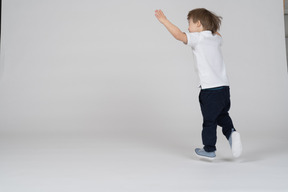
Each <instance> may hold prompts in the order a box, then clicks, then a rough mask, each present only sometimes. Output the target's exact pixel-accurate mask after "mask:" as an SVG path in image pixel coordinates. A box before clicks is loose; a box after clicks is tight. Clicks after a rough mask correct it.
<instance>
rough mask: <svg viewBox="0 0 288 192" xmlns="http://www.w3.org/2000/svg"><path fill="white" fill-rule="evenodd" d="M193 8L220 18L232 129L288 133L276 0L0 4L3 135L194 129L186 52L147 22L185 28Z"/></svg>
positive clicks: (195, 111) (29, 0) (197, 115)
mask: <svg viewBox="0 0 288 192" xmlns="http://www.w3.org/2000/svg"><path fill="white" fill-rule="evenodd" d="M198 7H205V8H207V9H209V10H211V11H213V12H215V13H216V14H218V15H220V16H222V17H223V24H222V27H221V30H220V33H221V34H222V36H223V39H224V44H223V49H222V50H223V56H224V60H225V63H226V65H227V71H228V77H229V80H230V88H231V101H232V106H231V111H230V114H231V117H232V119H233V121H234V125H235V128H236V129H238V130H239V131H240V130H242V132H245V131H246V133H247V134H248V133H249V134H250V133H253V132H257V131H260V130H261V131H266V132H271V133H277V132H278V131H285V133H287V132H288V131H287V129H286V128H287V124H288V120H287V114H288V108H287V107H288V105H287V103H288V100H287V98H288V86H287V85H288V82H287V67H286V66H287V65H286V56H285V37H284V16H283V2H282V0H277V1H274V0H273V1H271V0H253V1H250V0H244V1H230V0H218V1H213V0H205V1H203V0H189V1H188V0H182V1H180V2H179V1H177V2H176V1H163V0H161V1H157V2H156V1H152V0H151V1H132V0H131V1H129V0H124V1H116V0H110V1H94V0H82V1H81V2H80V1H75V0H60V1H59V0H57V1H56V0H49V1H48V0H37V1H36V0H26V1H21V0H9V1H8V0H4V1H3V14H2V19H3V20H2V30H3V32H2V35H3V36H2V44H1V46H2V47H1V67H0V69H1V73H0V74H1V76H0V77H1V79H0V131H1V132H3V133H4V132H47V131H52V132H62V131H64V132H65V131H71V132H72V131H76V132H82V131H84V132H86V131H88V132H93V131H112V132H114V131H120V132H122V131H129V132H133V131H136V132H138V131H140V132H141V131H159V132H168V131H172V132H178V131H185V130H191V129H193V130H197V131H198V132H200V131H201V124H202V116H201V112H200V106H199V102H198V94H199V88H197V83H198V82H196V78H195V75H196V74H195V72H194V66H193V56H192V51H191V48H190V47H188V46H186V45H184V44H183V43H181V42H180V41H176V40H175V39H174V38H173V37H172V36H171V35H170V34H169V32H168V31H167V30H166V29H165V27H164V26H162V25H161V24H160V23H159V22H158V20H157V19H156V17H155V16H154V11H155V9H162V10H163V11H164V13H165V14H166V15H167V17H168V19H170V21H171V22H172V23H174V24H175V25H177V26H178V27H179V28H180V29H181V30H183V31H188V22H187V20H186V17H187V14H188V12H189V11H190V10H191V9H194V8H198ZM278 133H279V132H278ZM282 136H283V135H282Z"/></svg>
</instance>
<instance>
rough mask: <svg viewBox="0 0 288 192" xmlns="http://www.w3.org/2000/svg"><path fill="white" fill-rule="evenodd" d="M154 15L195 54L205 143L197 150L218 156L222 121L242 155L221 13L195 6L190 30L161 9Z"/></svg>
mask: <svg viewBox="0 0 288 192" xmlns="http://www.w3.org/2000/svg"><path fill="white" fill-rule="evenodd" d="M155 16H156V17H157V19H158V20H159V21H160V23H162V24H163V25H164V26H165V27H166V28H167V30H168V31H169V32H170V33H171V34H172V35H173V36H174V37H175V38H176V39H177V40H179V41H182V42H183V43H184V44H186V45H188V46H190V47H191V48H192V52H193V54H194V56H195V57H194V58H195V64H196V69H197V70H196V72H197V73H198V77H199V82H200V83H199V88H201V90H200V93H199V102H200V107H201V112H202V116H203V124H202V127H203V129H202V142H203V145H204V147H203V148H196V149H195V154H196V155H197V156H198V157H202V158H207V159H214V158H215V157H216V154H215V151H216V140H217V134H216V128H217V125H219V126H221V127H222V132H223V134H224V135H225V137H226V138H227V140H228V141H229V144H230V147H231V149H232V154H233V156H234V157H239V156H240V155H241V153H242V144H241V139H240V134H239V133H238V132H237V131H236V129H235V128H234V126H233V123H232V119H231V118H230V116H229V113H228V111H229V109H230V87H229V81H228V77H227V75H226V69H225V64H224V61H223V57H222V53H221V45H222V36H221V35H220V34H219V33H218V32H217V31H218V29H219V28H220V25H221V19H222V17H220V16H217V15H215V14H214V13H212V12H210V11H208V10H207V9H204V8H199V9H193V10H191V11H190V12H189V13H188V15H187V20H188V22H189V28H188V31H189V33H187V32H182V31H180V29H179V28H178V27H176V26H175V25H173V24H172V23H171V22H170V21H169V20H168V19H167V18H166V16H165V15H164V13H163V12H162V11H161V10H156V11H155Z"/></svg>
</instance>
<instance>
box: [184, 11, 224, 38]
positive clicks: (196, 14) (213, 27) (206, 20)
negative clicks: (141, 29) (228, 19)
mask: <svg viewBox="0 0 288 192" xmlns="http://www.w3.org/2000/svg"><path fill="white" fill-rule="evenodd" d="M191 18H192V19H193V23H196V22H197V21H198V20H200V22H201V24H202V26H203V28H204V29H205V30H209V31H211V32H212V33H213V34H214V33H215V32H217V31H218V30H219V29H220V25H221V19H222V17H221V16H217V15H216V14H214V13H213V12H211V11H208V10H207V9H205V8H198V9H193V10H191V11H189V13H188V15H187V20H188V21H189V20H190V19H191Z"/></svg>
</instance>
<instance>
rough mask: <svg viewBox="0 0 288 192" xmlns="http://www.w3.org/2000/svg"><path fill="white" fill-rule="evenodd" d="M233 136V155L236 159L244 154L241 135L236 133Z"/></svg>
mask: <svg viewBox="0 0 288 192" xmlns="http://www.w3.org/2000/svg"><path fill="white" fill-rule="evenodd" d="M231 136H232V154H233V156H234V157H239V156H240V155H241V154H242V143H241V138H240V134H239V133H238V132H236V131H234V132H233V133H232V135H231Z"/></svg>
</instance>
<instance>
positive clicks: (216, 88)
mask: <svg viewBox="0 0 288 192" xmlns="http://www.w3.org/2000/svg"><path fill="white" fill-rule="evenodd" d="M228 87H229V86H227V85H225V86H220V87H212V88H206V89H202V88H201V90H218V89H224V88H228Z"/></svg>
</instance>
